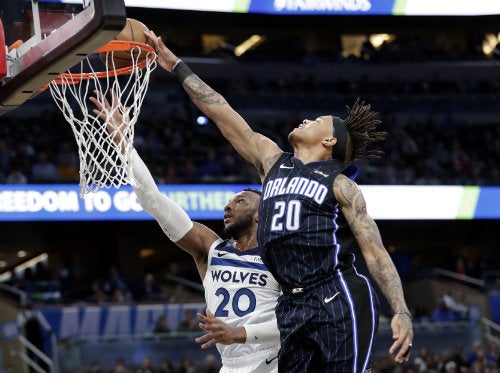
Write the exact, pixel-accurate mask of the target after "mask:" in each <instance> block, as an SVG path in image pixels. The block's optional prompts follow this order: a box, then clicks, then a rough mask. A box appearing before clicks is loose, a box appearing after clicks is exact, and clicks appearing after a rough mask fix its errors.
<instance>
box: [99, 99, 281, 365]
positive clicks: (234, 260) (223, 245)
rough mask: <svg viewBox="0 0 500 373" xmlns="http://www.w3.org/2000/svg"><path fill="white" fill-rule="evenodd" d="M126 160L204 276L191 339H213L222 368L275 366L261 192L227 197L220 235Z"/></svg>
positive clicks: (273, 292)
mask: <svg viewBox="0 0 500 373" xmlns="http://www.w3.org/2000/svg"><path fill="white" fill-rule="evenodd" d="M96 94H98V95H101V93H100V92H96ZM90 100H91V101H92V102H93V103H94V104H95V105H96V107H97V109H95V110H94V112H95V113H96V114H98V115H100V116H101V117H102V118H103V119H104V118H105V116H106V115H107V114H106V113H109V112H114V113H115V114H114V116H115V118H114V120H115V122H116V123H122V122H121V117H118V116H121V114H120V113H119V111H118V110H113V111H111V108H110V104H109V102H108V101H106V100H104V98H103V100H104V102H105V105H106V108H103V107H102V106H101V104H99V102H98V101H97V100H96V99H95V98H94V97H91V98H90ZM114 101H115V102H117V100H114ZM104 109H106V110H104ZM113 134H114V135H115V136H120V133H113ZM117 140H118V139H117ZM129 161H130V163H131V165H132V172H133V175H134V178H135V179H136V181H137V183H136V184H134V185H133V189H134V191H135V193H136V195H137V198H138V200H139V203H140V204H141V206H142V208H143V209H144V210H145V211H147V212H148V213H149V214H151V215H152V216H153V217H154V218H155V219H156V221H157V222H158V224H159V225H160V227H161V228H162V230H163V232H164V233H165V234H166V235H167V236H168V238H169V239H170V240H172V241H173V242H175V244H176V245H177V246H179V247H180V248H181V249H183V250H185V251H186V252H188V253H189V254H190V255H191V256H192V257H193V259H194V261H195V264H196V267H197V269H198V273H199V275H200V278H201V279H202V281H203V285H204V287H205V300H206V302H207V314H206V315H201V314H198V317H199V318H200V320H201V323H200V328H202V329H203V330H207V331H208V332H207V333H206V334H205V335H203V336H201V337H199V338H197V339H196V341H197V342H199V343H203V345H202V348H208V347H211V346H213V345H217V348H218V350H219V352H220V354H221V358H222V365H223V366H222V369H221V370H220V372H221V373H250V372H252V373H259V372H262V373H269V372H277V371H278V359H277V355H278V352H279V348H280V336H279V331H278V327H277V322H276V314H275V312H274V307H275V305H276V301H277V298H278V296H279V294H280V287H279V284H278V283H277V281H276V280H275V279H274V277H273V276H272V275H271V273H270V272H269V270H268V269H267V268H266V266H264V264H263V263H262V259H261V258H260V249H259V248H258V247H257V223H258V206H259V201H260V192H259V191H256V190H253V189H247V190H244V191H242V192H239V193H237V194H235V195H234V196H233V197H232V198H231V199H230V201H229V202H228V204H227V205H226V206H225V207H224V233H225V234H226V235H227V236H228V237H231V239H229V240H222V238H221V237H219V235H217V233H215V232H214V231H212V230H211V229H210V228H208V227H207V226H205V225H203V224H200V223H197V222H193V221H191V219H190V218H189V216H188V215H187V213H186V212H185V211H184V210H183V209H182V208H181V207H180V206H179V205H178V204H177V203H176V202H174V201H173V200H172V199H170V198H169V197H167V196H166V195H165V194H163V193H161V192H160V191H159V190H158V187H157V186H156V183H155V181H154V179H153V177H152V176H151V173H150V172H149V170H148V168H147V166H146V165H145V164H144V162H143V161H142V159H141V158H140V156H139V154H138V153H137V151H136V150H135V149H134V150H133V151H132V152H131V153H130V160H129Z"/></svg>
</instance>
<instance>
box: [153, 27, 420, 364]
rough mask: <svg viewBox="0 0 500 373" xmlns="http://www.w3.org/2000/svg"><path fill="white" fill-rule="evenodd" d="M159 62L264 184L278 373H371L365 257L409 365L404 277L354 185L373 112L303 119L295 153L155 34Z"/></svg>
mask: <svg viewBox="0 0 500 373" xmlns="http://www.w3.org/2000/svg"><path fill="white" fill-rule="evenodd" d="M145 34H146V36H147V37H148V38H149V39H150V40H151V41H152V42H153V44H154V45H155V48H156V50H157V53H158V62H159V64H160V65H161V66H162V67H163V68H164V69H165V70H167V71H169V72H172V73H173V74H175V75H176V76H177V78H178V79H179V81H180V82H181V83H182V85H183V87H184V89H185V90H186V92H187V93H188V94H189V96H190V98H191V100H192V101H193V103H194V104H195V105H196V106H197V107H198V108H199V109H200V110H201V111H202V112H203V113H205V114H206V115H207V116H208V117H210V118H211V119H212V120H213V121H214V122H215V124H216V125H217V126H218V127H219V129H220V130H221V132H222V134H223V135H224V137H225V138H226V139H227V140H228V141H229V142H231V144H232V145H233V146H234V148H235V149H236V151H237V152H238V153H239V154H240V155H241V156H242V157H244V158H245V159H246V160H248V161H249V162H251V163H252V164H253V165H254V166H255V167H256V168H257V170H258V172H259V174H260V177H261V180H262V182H263V189H262V190H263V195H262V197H261V201H260V207H259V229H258V242H259V245H260V247H261V248H262V250H263V251H262V259H263V261H264V263H265V264H266V265H267V266H268V268H269V269H270V270H271V272H272V273H273V275H274V276H275V278H276V279H277V280H278V281H279V282H280V284H281V285H282V287H283V295H282V296H280V298H279V301H278V305H277V307H276V314H277V318H278V328H279V330H280V333H281V350H280V354H279V364H278V366H279V371H280V372H286V373H291V372H301V373H303V372H322V373H324V372H350V373H354V372H359V373H361V372H370V371H371V369H372V368H371V364H372V362H371V360H372V351H373V345H374V343H375V336H376V332H377V328H378V312H379V305H378V301H377V297H376V294H375V292H374V290H373V288H372V285H371V284H370V280H369V279H368V278H367V277H366V276H365V275H363V274H361V273H359V272H358V270H357V269H356V267H355V266H354V261H355V259H356V253H358V252H360V253H361V255H362V256H363V258H364V260H365V262H366V265H367V268H368V270H369V272H370V275H371V276H372V278H373V279H374V280H375V282H376V283H377V285H378V286H379V287H380V289H381V291H382V292H383V294H384V296H385V297H386V298H387V300H388V302H389V304H390V306H391V308H392V311H393V313H394V316H393V318H392V320H391V328H392V332H393V338H394V343H393V344H392V345H391V346H390V348H389V352H390V353H391V354H393V356H394V359H395V361H397V362H399V363H402V362H404V361H408V360H409V354H410V350H411V344H412V340H413V329H412V321H411V315H410V313H409V311H408V307H407V305H406V302H405V299H404V294H403V288H402V284H401V280H400V278H399V275H398V272H397V270H396V268H395V266H394V264H393V262H392V260H391V258H390V256H389V254H388V253H387V250H386V249H385V247H384V245H383V243H382V239H381V237H380V233H379V230H378V227H377V225H376V224H375V222H374V220H373V219H372V218H371V217H370V216H369V215H368V213H367V210H366V203H365V200H364V197H363V194H362V193H361V190H360V189H359V187H358V185H357V184H356V183H355V182H354V180H353V179H354V178H355V175H356V167H355V166H354V165H353V164H352V162H354V161H356V160H357V159H361V158H366V157H372V156H379V155H380V154H379V153H378V152H377V151H374V150H372V151H369V150H367V145H369V144H370V143H371V142H373V141H378V140H383V139H384V138H385V135H386V134H385V133H384V132H380V131H377V125H378V124H379V123H380V121H379V120H378V119H377V118H376V113H374V112H372V111H371V110H370V106H369V105H365V104H364V103H363V102H360V101H359V100H358V101H357V102H356V103H355V104H354V106H353V107H352V108H348V116H347V118H346V119H345V120H343V119H340V118H338V117H335V116H333V115H325V116H320V117H318V118H316V119H313V120H308V119H305V120H304V121H303V122H302V123H301V124H300V125H298V127H297V128H295V129H294V130H293V131H292V132H291V133H290V135H289V140H290V142H291V144H292V145H293V147H294V153H293V154H292V153H285V152H283V151H282V150H281V149H280V148H279V147H278V145H277V144H276V143H274V142H273V141H272V140H270V139H269V138H267V137H265V136H263V135H262V134H259V133H256V132H254V131H253V130H252V129H251V128H250V126H249V125H248V124H247V122H246V121H245V120H244V119H243V118H242V117H241V116H240V115H239V114H238V113H237V112H236V111H235V110H233V108H232V107H231V106H230V105H229V104H228V102H227V101H226V100H225V99H224V97H222V96H221V95H220V94H219V93H218V92H216V91H214V90H213V89H212V88H211V87H210V86H208V85H207V84H206V83H205V82H203V81H202V80H201V79H200V78H199V77H198V76H197V75H195V74H194V73H193V72H192V71H191V70H190V69H189V67H188V66H187V65H186V64H185V63H184V62H183V61H181V60H180V59H179V58H178V57H177V56H176V55H175V54H174V53H173V52H172V51H170V50H169V49H168V48H167V47H166V46H165V44H164V43H163V42H162V40H161V38H160V37H157V36H156V35H155V34H154V33H153V32H152V31H147V32H145Z"/></svg>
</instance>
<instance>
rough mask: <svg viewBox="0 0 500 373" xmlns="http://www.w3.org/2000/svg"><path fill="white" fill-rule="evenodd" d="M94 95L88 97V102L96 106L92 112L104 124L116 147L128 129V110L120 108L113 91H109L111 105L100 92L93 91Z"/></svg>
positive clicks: (118, 100)
mask: <svg viewBox="0 0 500 373" xmlns="http://www.w3.org/2000/svg"><path fill="white" fill-rule="evenodd" d="M94 94H95V97H93V96H90V97H89V100H90V101H91V102H92V103H93V104H94V105H95V106H96V108H95V109H93V110H92V111H93V112H94V114H95V115H96V116H98V117H99V118H101V119H102V120H103V121H104V122H105V123H106V129H107V131H108V133H109V134H110V135H111V136H112V138H113V141H114V142H115V144H117V145H118V144H120V142H122V140H123V136H124V135H125V133H124V132H125V130H126V128H127V127H128V122H129V116H128V111H129V109H130V108H125V109H122V108H121V107H120V99H119V98H118V95H117V93H116V92H115V91H114V90H112V91H111V95H112V97H111V103H110V102H109V101H108V99H107V98H106V97H105V96H104V94H103V93H102V92H101V91H98V90H95V91H94Z"/></svg>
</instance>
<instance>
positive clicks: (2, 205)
mask: <svg viewBox="0 0 500 373" xmlns="http://www.w3.org/2000/svg"><path fill="white" fill-rule="evenodd" d="M248 187H251V188H255V189H260V185H255V184H248V185H247V184H244V185H243V184H196V185H194V184H193V185H191V184H189V185H188V184H185V185H165V184H160V185H159V186H158V188H159V189H160V191H161V192H162V193H165V194H166V195H167V196H169V197H170V198H172V199H173V200H174V201H176V202H177V203H178V204H179V205H181V206H182V208H183V209H184V210H186V211H187V213H188V214H189V216H190V217H191V219H193V220H220V219H222V216H223V214H224V206H225V205H226V203H227V201H229V199H230V198H231V197H232V196H233V195H234V194H235V193H237V192H240V191H241V190H242V189H244V188H248ZM360 187H361V189H362V191H363V194H364V195H365V199H366V203H367V208H368V212H369V213H370V215H371V216H372V217H373V218H374V219H378V220H455V219H464V220H472V219H500V187H478V186H397V185H383V186H382V185H365V186H360ZM69 220H77V221H85V220H87V221H98V220H153V218H152V217H151V216H150V215H149V214H147V213H146V212H144V211H143V209H142V208H141V206H140V204H139V202H138V201H137V197H136V195H135V193H134V192H133V190H132V188H131V187H130V186H123V187H121V188H120V189H114V188H110V189H101V190H98V191H97V192H94V193H89V194H86V195H85V197H84V198H81V197H80V188H79V186H78V185H67V184H60V185H29V184H27V185H10V184H1V185H0V221H69Z"/></svg>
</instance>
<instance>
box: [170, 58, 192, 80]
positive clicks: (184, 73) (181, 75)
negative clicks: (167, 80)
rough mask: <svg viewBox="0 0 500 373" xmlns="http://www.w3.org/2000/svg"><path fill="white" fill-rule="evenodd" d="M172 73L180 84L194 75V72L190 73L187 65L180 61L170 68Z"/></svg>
mask: <svg viewBox="0 0 500 373" xmlns="http://www.w3.org/2000/svg"><path fill="white" fill-rule="evenodd" d="M172 72H173V73H174V74H175V76H176V77H177V79H178V80H179V82H181V83H184V80H186V78H187V77H188V76H190V75H194V72H192V71H191V69H190V68H189V67H188V65H186V64H185V63H184V61H182V60H178V61H177V62H176V63H175V64H174V66H172Z"/></svg>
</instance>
